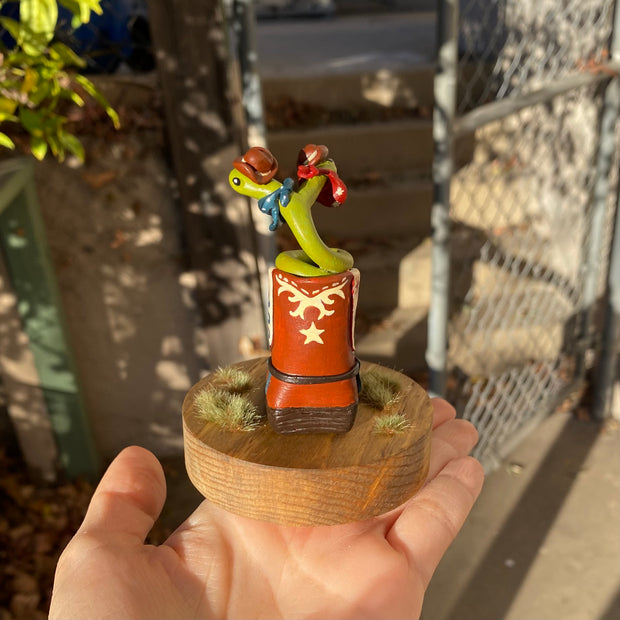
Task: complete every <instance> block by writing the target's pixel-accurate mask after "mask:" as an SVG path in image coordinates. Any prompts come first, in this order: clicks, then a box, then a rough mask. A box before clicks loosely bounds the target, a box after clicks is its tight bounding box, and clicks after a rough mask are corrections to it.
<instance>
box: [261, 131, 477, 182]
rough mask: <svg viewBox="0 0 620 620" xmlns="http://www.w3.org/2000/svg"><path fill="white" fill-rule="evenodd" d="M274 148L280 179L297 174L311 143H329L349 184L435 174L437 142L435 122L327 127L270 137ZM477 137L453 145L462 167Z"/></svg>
mask: <svg viewBox="0 0 620 620" xmlns="http://www.w3.org/2000/svg"><path fill="white" fill-rule="evenodd" d="M267 144H268V146H269V149H270V150H271V151H272V152H273V154H274V155H275V156H276V158H277V159H278V161H279V162H280V171H281V174H283V175H286V176H292V175H293V174H294V173H295V166H296V162H297V154H298V153H299V150H300V149H301V148H302V147H303V146H305V145H306V144H326V145H327V146H328V147H329V154H330V157H332V158H333V159H334V161H335V162H336V164H337V166H338V172H339V174H340V176H341V177H342V179H344V180H345V182H347V183H350V184H353V182H354V181H356V180H357V179H360V178H364V177H366V176H367V175H382V174H388V175H399V174H401V175H402V174H408V173H412V172H414V171H416V172H419V173H423V174H425V175H430V173H431V168H432V163H433V153H434V142H433V123H432V120H430V119H408V120H396V121H388V122H383V123H366V124H357V125H327V126H321V127H315V128H309V129H289V130H284V131H269V132H268V133H267ZM473 150H474V138H473V135H466V136H461V137H460V138H459V139H458V140H457V141H456V143H455V145H454V157H455V163H456V165H457V166H461V165H463V164H465V163H467V162H469V161H471V158H472V156H473Z"/></svg>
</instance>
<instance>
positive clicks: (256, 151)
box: [233, 146, 278, 185]
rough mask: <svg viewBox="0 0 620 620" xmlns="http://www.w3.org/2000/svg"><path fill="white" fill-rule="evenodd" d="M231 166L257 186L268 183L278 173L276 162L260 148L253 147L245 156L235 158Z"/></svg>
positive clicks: (265, 150) (268, 153) (268, 152)
mask: <svg viewBox="0 0 620 620" xmlns="http://www.w3.org/2000/svg"><path fill="white" fill-rule="evenodd" d="M233 166H234V167H235V168H236V169H237V170H238V171H239V172H241V174H244V175H245V176H246V177H248V178H249V179H252V181H254V182H255V183H258V184H259V185H264V184H265V183H269V181H271V179H273V177H274V176H275V175H276V172H277V171H278V160H277V159H276V158H275V157H274V156H273V155H272V154H271V152H270V151H268V150H267V149H264V148H263V147H262V146H253V147H252V148H251V149H250V150H249V151H248V152H247V153H246V154H245V155H243V156H241V157H237V159H235V160H234V161H233Z"/></svg>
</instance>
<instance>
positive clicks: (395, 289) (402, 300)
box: [351, 238, 431, 315]
mask: <svg viewBox="0 0 620 620" xmlns="http://www.w3.org/2000/svg"><path fill="white" fill-rule="evenodd" d="M351 249H352V254H353V255H354V257H355V266H356V267H357V268H358V269H359V270H360V272H361V282H360V293H359V302H358V303H359V307H360V310H361V311H362V312H366V313H368V314H371V315H384V314H386V313H388V312H390V311H392V310H394V309H395V308H414V307H426V308H428V306H429V304H430V279H431V242H430V239H429V238H426V239H419V238H418V239H414V238H411V239H407V240H404V241H400V242H399V243H397V244H394V245H391V246H390V245H381V244H377V245H376V246H374V247H372V248H371V249H370V251H367V252H356V251H355V248H351Z"/></svg>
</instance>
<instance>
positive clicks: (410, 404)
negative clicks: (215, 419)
mask: <svg viewBox="0 0 620 620" xmlns="http://www.w3.org/2000/svg"><path fill="white" fill-rule="evenodd" d="M236 366H237V367H238V368H240V369H243V370H245V371H246V372H249V373H250V374H251V376H252V380H253V383H252V385H253V387H252V389H251V390H250V391H249V392H247V393H246V394H247V396H248V397H249V398H250V400H252V402H253V403H254V404H255V405H256V406H257V407H258V409H259V411H261V413H262V414H264V411H265V404H264V390H265V380H266V375H267V358H260V359H255V360H250V361H247V362H241V363H239V364H237V365H236ZM371 369H374V370H377V371H380V372H381V373H383V374H385V375H386V376H387V377H388V378H389V379H390V380H391V381H396V382H398V384H399V385H400V386H401V390H400V392H401V397H400V400H399V401H398V403H396V405H394V409H393V410H391V411H390V412H391V413H399V414H401V415H402V416H404V418H405V419H406V420H407V423H408V425H409V426H408V428H406V430H404V431H402V432H397V433H394V434H392V435H387V434H384V433H381V434H379V433H377V432H376V431H375V427H374V424H375V423H374V418H375V417H377V415H381V414H380V413H379V412H377V410H375V409H373V408H371V407H369V406H368V405H366V404H364V403H362V402H360V404H359V407H358V411H357V417H356V421H355V424H354V426H353V428H352V429H351V430H350V431H349V432H348V433H343V434H333V433H329V434H314V435H279V434H278V433H276V432H275V431H274V430H273V429H272V428H271V427H270V426H269V424H267V423H266V422H265V424H262V425H261V426H260V427H259V428H258V429H256V430H253V431H248V432H237V433H233V432H228V431H224V430H222V429H221V428H220V427H218V426H216V425H214V424H213V423H210V422H206V423H205V422H204V420H202V419H201V418H200V416H199V415H197V411H196V409H195V407H194V401H195V398H196V395H197V394H198V393H199V392H200V391H201V390H204V389H208V388H209V387H210V385H212V384H213V377H214V375H213V374H211V375H209V376H207V377H205V378H204V379H202V380H201V381H199V382H198V383H197V384H196V385H194V387H193V388H192V389H191V390H190V391H189V392H188V394H187V396H186V398H185V401H184V403H183V431H184V442H185V464H186V468H187V472H188V475H189V477H190V479H191V481H192V483H193V484H194V486H195V487H196V488H197V489H198V491H200V493H202V495H204V497H206V498H207V499H208V500H211V501H212V502H214V503H216V504H218V505H220V506H222V507H223V508H225V509H226V510H229V511H230V512H234V513H237V514H240V515H244V516H246V517H252V518H254V519H259V520H263V521H272V522H275V523H280V524H284V525H299V526H306V525H311V526H314V525H334V524H337V523H347V522H351V521H360V520H363V519H368V518H370V517H374V516H377V515H380V514H383V513H385V512H388V511H389V510H391V509H393V508H396V507H397V506H399V505H401V504H402V503H403V502H405V501H406V500H407V499H409V498H410V497H411V496H412V495H413V494H414V493H415V492H416V491H417V490H418V489H419V488H420V487H421V486H422V484H423V483H424V481H425V479H426V476H427V473H428V462H429V456H430V437H431V429H432V417H433V412H432V406H431V403H430V399H429V398H428V396H427V394H426V392H425V391H424V390H423V389H422V388H421V387H420V386H419V385H418V384H417V383H415V382H414V381H412V380H411V379H410V378H409V377H406V376H405V375H403V374H401V373H398V372H396V371H394V370H390V369H388V368H384V367H380V366H376V365H374V364H369V363H367V362H362V377H363V375H364V373H365V372H368V371H369V370H371Z"/></svg>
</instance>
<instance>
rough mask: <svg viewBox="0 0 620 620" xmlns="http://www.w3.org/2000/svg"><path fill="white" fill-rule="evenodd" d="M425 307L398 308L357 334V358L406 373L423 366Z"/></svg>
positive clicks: (424, 367) (425, 326) (426, 314)
mask: <svg viewBox="0 0 620 620" xmlns="http://www.w3.org/2000/svg"><path fill="white" fill-rule="evenodd" d="M427 318H428V308H427V307H424V306H422V307H414V308H406V309H404V308H397V309H395V310H394V311H393V312H391V313H390V314H389V315H388V316H387V317H385V318H384V319H383V321H381V322H379V323H375V324H374V325H373V326H372V327H371V328H370V329H369V331H367V332H366V333H364V334H363V335H360V336H358V337H357V338H356V352H357V356H358V357H359V358H360V359H363V360H367V361H370V362H375V363H378V364H382V365H384V366H389V367H391V368H395V369H396V370H399V371H401V372H404V373H406V374H415V373H419V372H421V371H423V370H425V369H426V362H425V359H424V355H425V352H426V341H427V337H426V331H427Z"/></svg>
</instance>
